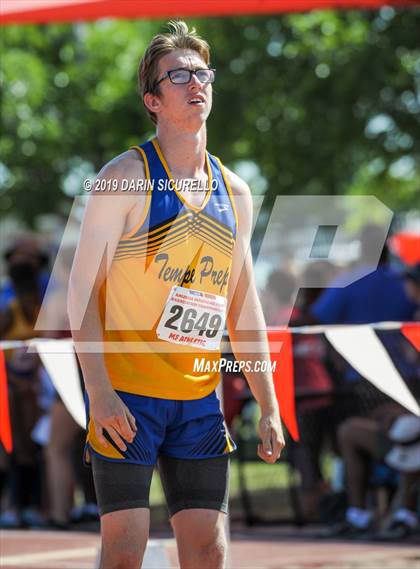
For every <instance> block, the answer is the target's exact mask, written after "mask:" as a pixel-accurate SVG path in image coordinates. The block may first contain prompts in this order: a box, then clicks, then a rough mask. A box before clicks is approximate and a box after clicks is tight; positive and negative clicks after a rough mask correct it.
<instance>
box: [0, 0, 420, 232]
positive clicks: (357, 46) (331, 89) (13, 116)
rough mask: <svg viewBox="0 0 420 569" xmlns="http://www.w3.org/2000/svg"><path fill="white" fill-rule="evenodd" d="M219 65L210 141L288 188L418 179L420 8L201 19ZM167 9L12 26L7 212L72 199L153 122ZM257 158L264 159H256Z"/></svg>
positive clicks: (367, 186)
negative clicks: (147, 81)
mask: <svg viewBox="0 0 420 569" xmlns="http://www.w3.org/2000/svg"><path fill="white" fill-rule="evenodd" d="M189 23H191V24H193V25H195V26H196V27H197V29H198V31H199V33H200V34H201V35H203V36H204V37H205V38H206V39H208V41H209V43H210V45H211V46H212V63H213V65H214V66H215V67H216V68H217V82H216V83H215V97H214V107H213V113H212V117H211V119H210V121H209V144H208V147H209V150H210V151H211V152H213V153H215V154H217V155H219V156H221V158H222V159H223V161H224V162H225V163H226V164H228V165H229V166H231V167H234V168H235V167H236V168H238V170H239V171H241V172H242V171H243V172H245V174H246V175H247V176H248V177H249V178H250V181H251V185H252V187H253V188H254V189H255V191H257V190H261V189H265V191H266V193H267V195H268V196H269V198H270V199H271V200H273V199H274V197H275V196H276V195H278V194H335V195H336V194H347V193H361V194H365V193H368V194H374V195H376V196H377V197H379V198H380V199H382V200H383V201H384V202H385V203H386V204H387V205H388V206H389V207H391V208H393V209H404V208H410V207H412V206H413V205H415V200H416V198H418V196H419V188H420V170H419V156H420V140H419V137H418V133H419V132H420V130H419V127H420V124H419V123H420V103H419V100H420V49H419V43H418V30H419V29H420V11H419V10H405V11H395V10H393V9H392V8H383V9H381V10H380V11H314V12H310V13H305V14H284V15H276V16H271V17H267V16H264V17H251V16H250V17H236V18H215V19H197V20H191V21H189ZM163 25H164V22H163V21H132V22H128V21H114V20H101V21H98V22H95V23H89V24H85V23H82V24H81V23H78V24H74V25H71V24H65V25H63V24H60V25H49V26H21V27H19V26H10V27H6V28H2V29H0V34H1V51H2V58H1V72H0V73H1V82H2V87H3V88H2V99H1V112H2V136H1V140H0V183H1V186H0V212H1V213H2V214H4V213H10V212H13V213H14V214H15V215H18V216H20V217H21V218H22V219H23V220H24V221H26V222H28V223H30V224H31V223H34V221H35V220H36V217H37V216H38V215H39V214H42V213H49V212H65V211H67V209H68V207H69V203H70V201H71V196H73V195H74V194H76V193H82V187H81V182H82V179H83V178H85V177H87V176H91V175H93V173H94V172H96V171H97V170H99V168H100V167H101V166H102V165H103V164H104V163H105V162H106V161H108V160H109V159H110V158H112V157H113V156H115V155H116V154H119V153H120V152H122V151H124V150H125V149H126V148H127V147H129V146H130V145H132V144H134V143H139V142H141V141H142V140H144V139H145V137H148V136H150V135H151V134H152V132H153V125H152V123H151V122H150V120H149V119H148V117H147V116H146V113H145V112H144V110H143V108H142V104H141V102H140V101H139V97H138V94H137V87H136V74H137V67H138V62H139V58H140V56H141V54H142V53H143V51H144V49H145V46H146V45H147V43H148V42H149V40H150V39H151V37H152V36H153V35H154V34H155V33H157V32H158V31H161V30H162V27H163ZM255 164H256V165H257V166H258V168H257V167H256V166H255Z"/></svg>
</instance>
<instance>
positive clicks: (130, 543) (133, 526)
mask: <svg viewBox="0 0 420 569" xmlns="http://www.w3.org/2000/svg"><path fill="white" fill-rule="evenodd" d="M149 516H150V513H149V509H148V508H133V509H129V510H118V511H117V512H110V513H109V514H104V515H102V516H101V537H102V544H101V562H100V565H99V569H128V568H130V569H131V568H133V569H140V567H141V564H142V562H143V555H144V551H145V549H146V544H147V539H148V537H149Z"/></svg>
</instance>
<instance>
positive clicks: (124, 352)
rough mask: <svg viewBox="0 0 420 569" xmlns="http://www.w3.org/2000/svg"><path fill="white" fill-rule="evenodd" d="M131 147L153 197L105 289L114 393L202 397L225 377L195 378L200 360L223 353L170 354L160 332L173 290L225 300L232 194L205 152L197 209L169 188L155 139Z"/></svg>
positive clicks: (124, 239)
mask: <svg viewBox="0 0 420 569" xmlns="http://www.w3.org/2000/svg"><path fill="white" fill-rule="evenodd" d="M133 148H135V149H136V150H137V152H138V153H139V154H140V156H141V158H142V159H143V161H144V165H145V173H146V178H147V181H148V182H149V191H148V192H147V199H146V206H145V210H144V212H143V215H142V218H141V219H140V220H139V222H138V224H137V225H136V227H134V228H133V229H132V230H131V231H130V232H129V233H127V234H124V235H122V236H121V238H120V241H119V243H118V246H117V249H116V251H115V255H114V258H113V260H112V263H111V267H110V270H109V272H108V275H107V278H106V281H105V282H104V284H103V286H102V288H101V291H100V314H101V320H102V324H103V340H104V342H106V343H107V344H106V345H107V347H106V349H105V353H104V358H105V364H106V368H107V371H108V374H109V378H110V381H111V384H112V386H113V388H114V389H116V390H120V391H125V392H127V393H133V394H138V395H146V396H150V397H158V398H163V399H182V400H188V399H199V398H202V397H205V396H206V395H208V394H209V393H211V392H212V391H213V390H214V389H215V387H216V385H217V383H218V381H219V372H218V371H210V372H209V371H206V372H200V373H199V372H194V359H195V358H196V357H199V358H203V357H204V358H206V360H207V361H209V362H215V361H218V360H219V359H220V350H215V351H207V350H204V349H200V348H199V347H194V348H192V347H190V346H188V347H187V346H183V345H176V344H171V345H170V350H168V349H167V348H168V342H166V341H165V340H162V339H160V338H159V337H158V335H157V332H156V329H157V327H158V323H159V321H160V319H161V317H162V313H163V311H164V309H165V305H166V302H167V299H168V297H169V295H170V293H171V290H172V287H174V286H178V287H183V288H185V289H191V290H192V291H200V292H201V293H211V294H215V295H218V296H221V297H225V298H226V297H227V291H228V283H229V276H230V272H231V265H232V252H233V246H234V243H235V239H236V233H237V214H236V210H235V204H234V198H233V195H232V190H231V188H230V185H229V182H228V180H227V178H226V175H225V172H224V169H223V166H222V164H221V162H220V160H219V159H218V158H216V157H214V156H212V155H211V154H209V153H208V152H206V164H207V169H208V190H207V193H206V196H205V199H204V202H203V204H202V205H201V207H195V206H192V205H190V204H188V203H187V202H186V200H185V199H184V197H183V195H182V192H180V191H179V190H178V189H177V188H176V187H175V184H173V185H172V186H171V185H170V181H171V180H172V181H173V177H172V175H171V172H170V171H169V168H168V165H167V163H166V161H165V158H164V157H163V155H162V152H161V150H160V148H159V145H158V142H157V139H156V138H154V139H153V140H151V141H148V142H146V143H145V144H143V145H141V146H136V147H133ZM196 294H197V293H196ZM113 345H114V346H115V350H114V351H110V349H109V346H113ZM139 346H141V348H140V349H138V348H139ZM207 369H212V366H208V368H207Z"/></svg>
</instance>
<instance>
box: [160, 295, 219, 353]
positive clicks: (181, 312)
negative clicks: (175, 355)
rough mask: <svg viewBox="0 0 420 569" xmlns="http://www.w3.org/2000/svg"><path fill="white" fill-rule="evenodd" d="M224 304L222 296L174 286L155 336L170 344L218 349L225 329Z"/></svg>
mask: <svg viewBox="0 0 420 569" xmlns="http://www.w3.org/2000/svg"><path fill="white" fill-rule="evenodd" d="M226 304H227V301H226V298H225V297H224V296H219V295H217V294H212V293H210V292H201V291H199V290H193V289H189V288H183V287H182V286H173V287H172V289H171V292H170V294H169V296H168V298H167V301H166V306H165V309H164V311H163V314H162V317H161V319H160V321H159V324H158V327H157V329H156V333H157V336H158V338H160V339H161V340H165V341H167V342H172V343H173V344H181V345H183V346H197V347H199V348H201V349H204V350H217V349H218V348H219V346H220V341H221V339H222V336H223V331H224V329H225V319H226Z"/></svg>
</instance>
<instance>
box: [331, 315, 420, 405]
mask: <svg viewBox="0 0 420 569" xmlns="http://www.w3.org/2000/svg"><path fill="white" fill-rule="evenodd" d="M325 336H326V338H327V339H328V341H329V342H330V343H331V345H332V346H333V347H334V348H335V349H336V350H337V352H338V353H339V354H341V355H342V356H343V358H344V359H345V360H347V362H348V363H349V364H350V365H351V366H352V367H353V368H354V369H355V370H356V371H357V372H359V373H360V375H362V376H363V377H364V378H365V379H367V380H368V381H370V382H371V383H372V384H373V385H374V386H375V387H377V388H378V389H380V390H381V391H382V392H383V393H385V394H386V395H389V397H391V398H392V399H394V401H397V403H399V404H400V405H402V406H403V407H405V408H406V409H408V411H411V413H414V414H415V415H419V416H420V407H419V406H418V404H417V402H416V400H415V399H414V397H413V395H412V394H411V393H410V391H409V390H408V388H407V386H406V384H405V382H404V380H403V379H402V377H401V376H400V374H399V373H398V371H397V369H396V368H395V366H394V364H393V362H392V360H391V358H390V357H389V355H388V353H387V351H386V350H385V348H384V347H383V345H382V342H381V341H380V340H379V338H378V337H377V335H376V334H375V332H374V330H373V329H372V326H371V325H369V324H367V325H360V324H358V325H355V326H341V327H336V328H331V329H327V330H326V331H325Z"/></svg>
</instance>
